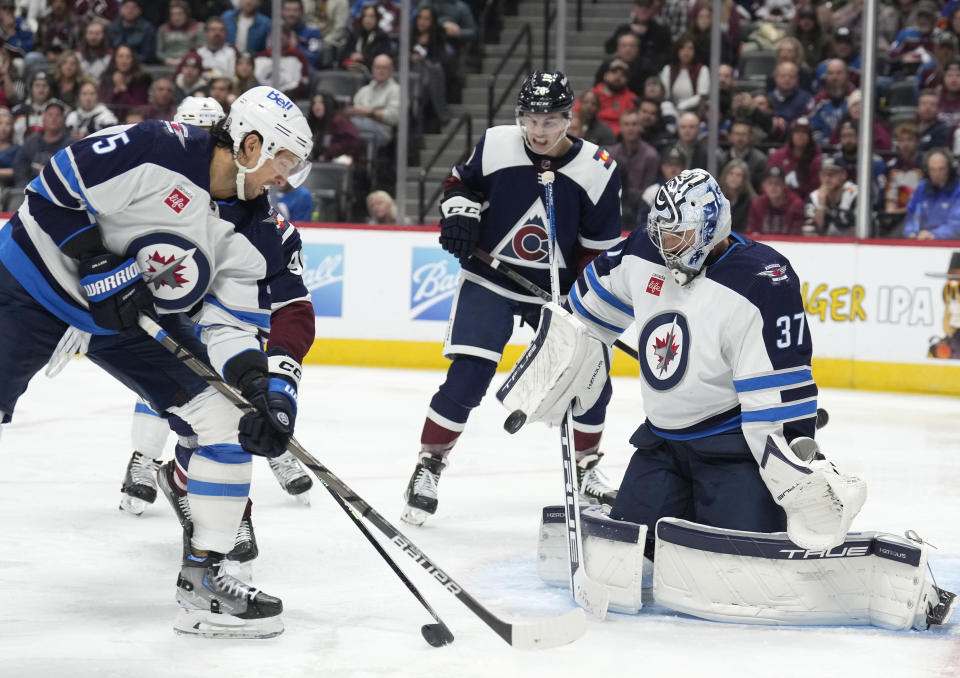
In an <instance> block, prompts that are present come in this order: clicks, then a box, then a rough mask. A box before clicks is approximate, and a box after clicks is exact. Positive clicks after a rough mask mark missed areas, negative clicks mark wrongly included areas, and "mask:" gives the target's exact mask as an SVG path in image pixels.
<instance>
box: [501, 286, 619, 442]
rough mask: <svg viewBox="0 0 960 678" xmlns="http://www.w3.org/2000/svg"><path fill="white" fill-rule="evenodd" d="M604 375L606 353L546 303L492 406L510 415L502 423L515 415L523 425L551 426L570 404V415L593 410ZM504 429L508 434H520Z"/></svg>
mask: <svg viewBox="0 0 960 678" xmlns="http://www.w3.org/2000/svg"><path fill="white" fill-rule="evenodd" d="M609 371H610V349H609V348H608V347H607V346H605V345H604V344H603V343H602V342H601V341H599V340H598V339H595V338H594V337H593V336H592V335H591V334H590V333H589V331H588V330H587V327H586V325H584V324H583V323H582V322H581V321H580V320H579V319H578V318H576V317H575V316H574V315H573V314H571V313H570V312H569V311H567V310H565V309H563V308H562V307H560V306H559V305H557V304H555V303H552V302H551V303H549V304H545V305H544V306H543V309H542V311H541V313H540V328H539V330H538V331H537V336H536V337H534V339H533V341H532V342H531V343H530V346H528V347H527V350H526V351H525V352H524V354H523V355H522V356H521V357H520V360H518V361H517V364H516V365H514V366H513V369H512V370H511V371H510V376H509V377H507V380H506V381H505V382H504V384H503V386H501V387H500V390H499V391H497V400H499V401H500V402H501V403H503V406H504V407H506V408H507V409H508V410H510V411H511V412H513V413H514V414H512V415H511V417H510V419H508V422H509V421H510V420H511V419H513V420H514V421H516V419H515V415H516V413H517V412H521V413H522V416H520V415H516V416H520V418H521V419H523V421H543V422H546V423H547V424H549V425H551V426H554V425H557V424H559V423H560V422H561V421H562V420H563V417H564V415H565V414H566V411H567V407H568V406H569V405H571V404H572V405H573V413H574V414H583V413H584V412H586V411H587V410H589V409H590V408H591V407H593V405H594V404H595V403H596V402H597V399H598V398H599V397H600V392H601V391H602V390H603V385H604V384H605V383H606V382H607V374H608V372H609ZM521 425H522V422H521ZM506 427H507V430H510V431H511V433H512V432H514V431H516V430H517V429H519V428H520V426H519V425H517V426H510V425H507V426H506ZM511 429H512V430H511Z"/></svg>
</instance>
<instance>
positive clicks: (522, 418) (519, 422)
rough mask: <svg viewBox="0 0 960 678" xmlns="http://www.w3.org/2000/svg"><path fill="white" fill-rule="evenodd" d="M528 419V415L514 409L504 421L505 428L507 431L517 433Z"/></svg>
mask: <svg viewBox="0 0 960 678" xmlns="http://www.w3.org/2000/svg"><path fill="white" fill-rule="evenodd" d="M526 421H527V415H525V414H524V413H523V412H522V411H521V410H514V411H513V412H511V413H510V416H509V417H507V420H506V421H505V422H503V428H504V430H505V431H506V432H507V433H516V432H517V431H519V430H520V427H521V426H523V425H524V424H525V423H526Z"/></svg>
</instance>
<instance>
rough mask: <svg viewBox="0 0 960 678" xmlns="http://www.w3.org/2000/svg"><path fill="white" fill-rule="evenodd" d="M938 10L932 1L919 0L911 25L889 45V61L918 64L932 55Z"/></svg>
mask: <svg viewBox="0 0 960 678" xmlns="http://www.w3.org/2000/svg"><path fill="white" fill-rule="evenodd" d="M939 14H940V10H939V8H938V7H937V3H935V2H933V0H920V2H918V3H917V8H916V11H915V12H914V13H913V24H912V25H910V26H907V27H905V28H903V29H902V30H901V31H900V32H899V33H897V35H896V37H894V39H893V42H891V43H890V59H891V61H893V62H899V63H900V64H905V63H914V64H918V63H921V62H923V61H926V60H927V59H928V58H931V56H932V54H933V29H934V28H936V25H937V17H938V16H939Z"/></svg>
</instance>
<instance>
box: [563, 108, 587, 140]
mask: <svg viewBox="0 0 960 678" xmlns="http://www.w3.org/2000/svg"><path fill="white" fill-rule="evenodd" d="M567 136H568V137H574V138H576V139H583V118H581V117H580V116H579V115H576V114H574V115H573V116H571V118H570V124H569V125H567Z"/></svg>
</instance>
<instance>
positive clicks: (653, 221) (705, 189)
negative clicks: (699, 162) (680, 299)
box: [647, 169, 730, 285]
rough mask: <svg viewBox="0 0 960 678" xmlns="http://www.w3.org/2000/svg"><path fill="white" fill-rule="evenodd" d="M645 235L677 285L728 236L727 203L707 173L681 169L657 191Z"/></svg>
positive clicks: (695, 271)
mask: <svg viewBox="0 0 960 678" xmlns="http://www.w3.org/2000/svg"><path fill="white" fill-rule="evenodd" d="M647 235H648V236H649V237H650V240H651V241H653V244H654V245H656V247H657V249H658V250H659V251H660V256H661V257H663V261H664V263H665V264H666V266H667V268H668V269H670V273H671V274H672V275H673V279H674V280H675V281H676V282H677V284H678V285H686V284H688V283H689V282H690V281H691V280H693V279H694V278H696V277H697V275H698V274H699V273H700V271H701V270H702V269H703V263H704V261H706V258H707V255H708V254H709V253H710V250H711V249H713V248H714V246H715V245H716V244H717V243H718V242H722V241H723V240H725V239H726V237H727V236H728V235H730V203H729V202H728V201H727V198H726V197H725V196H724V195H723V192H722V191H721V190H720V186H719V184H717V181H716V179H714V178H713V177H712V176H710V174H709V173H708V172H705V171H704V170H700V169H692V170H684V171H683V172H681V173H680V174H679V175H678V176H677V177H675V178H673V179H671V180H670V181H668V182H667V183H666V184H664V185H663V186H661V187H660V190H659V191H657V196H656V199H655V200H654V203H653V209H651V210H650V216H649V218H648V220H647Z"/></svg>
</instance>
